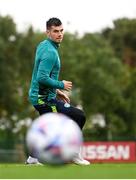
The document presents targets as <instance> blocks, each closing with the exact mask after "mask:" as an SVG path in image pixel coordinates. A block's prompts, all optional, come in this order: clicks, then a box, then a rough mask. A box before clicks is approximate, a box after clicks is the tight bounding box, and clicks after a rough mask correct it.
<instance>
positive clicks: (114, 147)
mask: <svg viewBox="0 0 136 180" xmlns="http://www.w3.org/2000/svg"><path fill="white" fill-rule="evenodd" d="M82 155H83V157H84V158H85V159H87V160H89V161H91V162H135V161H136V143H135V142H85V143H84V145H83V149H82Z"/></svg>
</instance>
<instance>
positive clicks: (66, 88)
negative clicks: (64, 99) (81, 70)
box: [62, 80, 72, 91]
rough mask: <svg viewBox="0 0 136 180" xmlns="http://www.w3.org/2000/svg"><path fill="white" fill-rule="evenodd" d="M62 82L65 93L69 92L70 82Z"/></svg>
mask: <svg viewBox="0 0 136 180" xmlns="http://www.w3.org/2000/svg"><path fill="white" fill-rule="evenodd" d="M62 82H63V83H64V89H65V90H66V91H69V90H71V89H72V82H71V81H65V80H63V81H62Z"/></svg>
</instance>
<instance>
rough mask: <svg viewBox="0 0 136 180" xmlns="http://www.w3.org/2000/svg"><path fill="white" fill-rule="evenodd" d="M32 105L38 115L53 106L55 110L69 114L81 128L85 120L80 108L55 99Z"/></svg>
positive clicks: (51, 109) (51, 110) (48, 110)
mask: <svg viewBox="0 0 136 180" xmlns="http://www.w3.org/2000/svg"><path fill="white" fill-rule="evenodd" d="M34 107H35V109H36V110H37V111H38V112H39V114H40V115H42V114H45V113H48V112H53V109H54V107H55V108H56V110H57V112H59V113H62V114H65V115H67V116H69V117H70V118H71V119H73V120H74V121H75V122H76V123H77V124H78V125H79V127H80V128H81V129H82V128H83V126H84V124H85V121H86V118H85V114H84V112H83V111H82V110H80V109H78V108H76V107H74V106H71V105H70V104H68V103H64V102H63V101H60V100H57V99H52V100H51V101H48V102H47V101H46V102H45V104H42V105H35V106H34ZM52 107H53V108H52Z"/></svg>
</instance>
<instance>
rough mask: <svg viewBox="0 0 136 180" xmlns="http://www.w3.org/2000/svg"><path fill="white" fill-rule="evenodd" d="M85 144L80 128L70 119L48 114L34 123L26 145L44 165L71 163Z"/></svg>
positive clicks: (56, 114) (61, 115)
mask: <svg viewBox="0 0 136 180" xmlns="http://www.w3.org/2000/svg"><path fill="white" fill-rule="evenodd" d="M82 142H83V136H82V132H81V130H80V128H79V126H78V125H77V124H76V123H75V122H74V121H73V120H71V119H70V118H69V117H67V116H65V115H63V114H59V113H47V114H44V115H42V116H40V117H39V118H38V119H36V120H35V121H33V123H32V125H31V127H30V129H29V130H28V132H27V136H26V143H27V147H28V150H29V152H30V154H31V155H32V156H33V157H35V158H38V160H39V161H40V162H42V163H45V162H46V163H50V164H62V163H67V162H69V161H71V160H72V159H73V158H74V156H75V155H76V153H78V151H79V148H80V146H81V144H82Z"/></svg>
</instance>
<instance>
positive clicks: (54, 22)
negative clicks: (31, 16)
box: [46, 17, 62, 29]
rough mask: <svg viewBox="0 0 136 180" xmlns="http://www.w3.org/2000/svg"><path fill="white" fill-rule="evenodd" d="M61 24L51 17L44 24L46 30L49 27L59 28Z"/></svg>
mask: <svg viewBox="0 0 136 180" xmlns="http://www.w3.org/2000/svg"><path fill="white" fill-rule="evenodd" d="M61 24H62V22H61V21H60V20H59V19H58V18H55V17H53V18H50V19H49V20H48V21H47V22H46V29H50V28H51V26H60V25H61Z"/></svg>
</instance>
